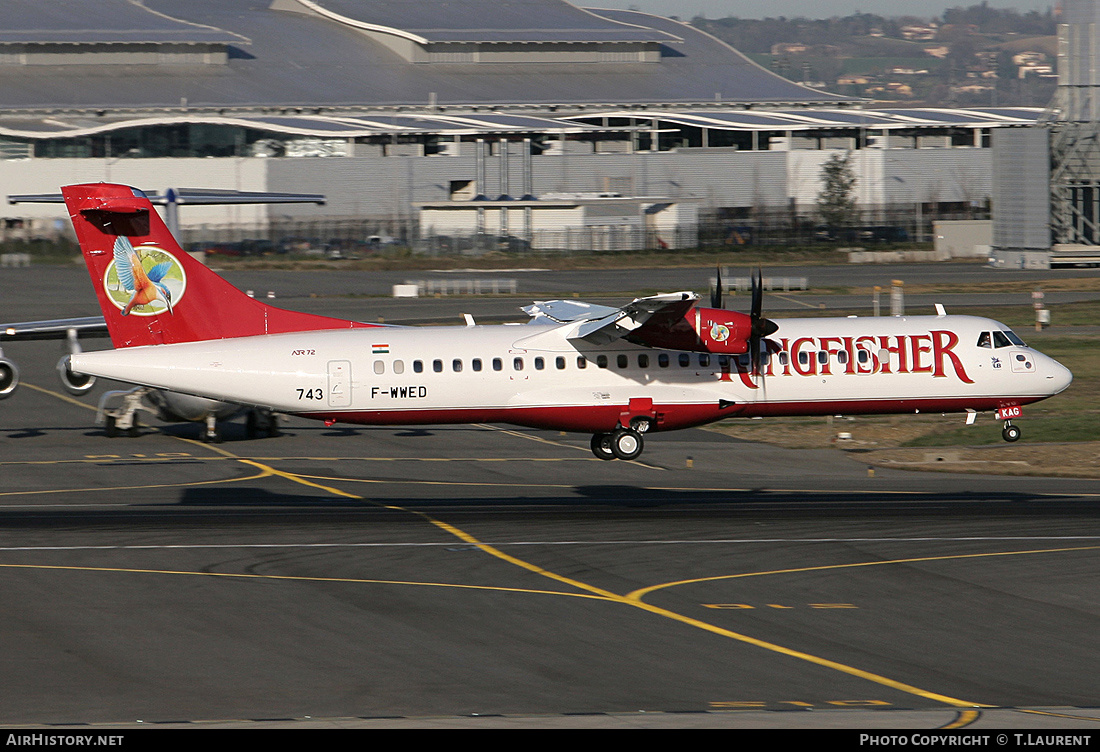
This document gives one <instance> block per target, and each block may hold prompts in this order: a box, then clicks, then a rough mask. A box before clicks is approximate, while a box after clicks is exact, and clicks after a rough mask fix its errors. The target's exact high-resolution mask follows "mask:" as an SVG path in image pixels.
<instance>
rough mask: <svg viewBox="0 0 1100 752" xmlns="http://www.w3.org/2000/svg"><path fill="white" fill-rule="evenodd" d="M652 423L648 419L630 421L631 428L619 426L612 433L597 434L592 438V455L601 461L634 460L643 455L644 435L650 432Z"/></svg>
mask: <svg viewBox="0 0 1100 752" xmlns="http://www.w3.org/2000/svg"><path fill="white" fill-rule="evenodd" d="M649 426H650V422H649V420H648V419H646V418H640V419H639V418H635V419H634V420H632V421H630V428H623V427H622V426H619V427H618V428H616V429H615V430H614V431H611V432H610V433H597V434H594V435H593V436H592V454H594V455H596V456H597V457H599V458H600V459H601V460H632V459H635V458H636V457H637V456H638V455H639V454H641V453H642V449H643V448H644V446H645V442H643V441H642V434H643V433H645V432H646V431H648V430H649Z"/></svg>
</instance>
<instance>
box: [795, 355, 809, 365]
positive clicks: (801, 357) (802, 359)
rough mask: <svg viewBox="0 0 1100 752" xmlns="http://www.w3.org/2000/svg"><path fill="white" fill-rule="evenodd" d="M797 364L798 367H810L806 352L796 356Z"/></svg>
mask: <svg viewBox="0 0 1100 752" xmlns="http://www.w3.org/2000/svg"><path fill="white" fill-rule="evenodd" d="M798 364H799V365H800V366H808V365H810V354H809V353H808V352H806V351H802V352H800V353H799V354H798Z"/></svg>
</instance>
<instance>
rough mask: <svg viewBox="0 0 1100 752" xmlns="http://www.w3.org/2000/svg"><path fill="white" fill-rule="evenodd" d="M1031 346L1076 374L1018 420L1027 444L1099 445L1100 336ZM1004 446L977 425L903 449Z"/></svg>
mask: <svg viewBox="0 0 1100 752" xmlns="http://www.w3.org/2000/svg"><path fill="white" fill-rule="evenodd" d="M1024 336H1026V333H1025V335H1024ZM1031 344H1032V346H1034V347H1035V348H1036V349H1038V350H1040V351H1041V352H1043V353H1045V354H1046V355H1049V356H1050V357H1052V358H1054V359H1055V360H1057V361H1058V362H1060V363H1061V364H1062V365H1064V366H1065V367H1066V368H1068V369H1069V370H1071V371H1072V372H1073V384H1071V385H1070V387H1069V389H1067V390H1066V391H1064V392H1062V393H1061V394H1058V395H1055V396H1054V397H1051V398H1050V399H1047V400H1043V401H1042V402H1037V403H1035V404H1034V405H1028V406H1025V407H1024V417H1023V418H1022V419H1021V420H1020V421H1018V423H1019V424H1020V427H1021V428H1022V429H1023V433H1024V439H1023V440H1024V441H1027V442H1029V443H1039V442H1048V441H1049V442H1077V441H1100V337H1095V336H1087V335H1079V336H1072V335H1069V336H1057V337H1049V338H1047V337H1043V338H1037V339H1036V340H1035V341H1033V342H1031ZM1000 441H1001V433H1000V431H989V430H982V431H977V430H974V427H973V426H959V427H955V428H947V429H945V428H943V427H939V428H934V429H933V430H931V431H930V432H929V433H927V434H925V435H924V436H921V437H919V438H917V439H913V440H911V441H907V442H905V443H904V444H902V446H914V447H921V446H957V445H974V444H996V443H998V442H1000Z"/></svg>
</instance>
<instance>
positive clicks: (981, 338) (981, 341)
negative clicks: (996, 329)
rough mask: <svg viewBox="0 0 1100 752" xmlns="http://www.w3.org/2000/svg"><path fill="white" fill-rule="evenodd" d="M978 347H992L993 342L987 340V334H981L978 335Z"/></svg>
mask: <svg viewBox="0 0 1100 752" xmlns="http://www.w3.org/2000/svg"><path fill="white" fill-rule="evenodd" d="M978 347H989V348H992V347H993V342H992V340H990V338H989V332H982V333H981V334H979V335H978Z"/></svg>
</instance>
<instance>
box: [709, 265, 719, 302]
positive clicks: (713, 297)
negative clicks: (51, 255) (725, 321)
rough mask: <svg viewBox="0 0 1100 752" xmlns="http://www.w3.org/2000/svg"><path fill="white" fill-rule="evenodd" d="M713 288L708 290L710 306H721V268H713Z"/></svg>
mask: <svg viewBox="0 0 1100 752" xmlns="http://www.w3.org/2000/svg"><path fill="white" fill-rule="evenodd" d="M714 271H715V278H714V289H713V290H711V291H710V307H711V308H721V307H722V268H721V267H716V268H715V270H714Z"/></svg>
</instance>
